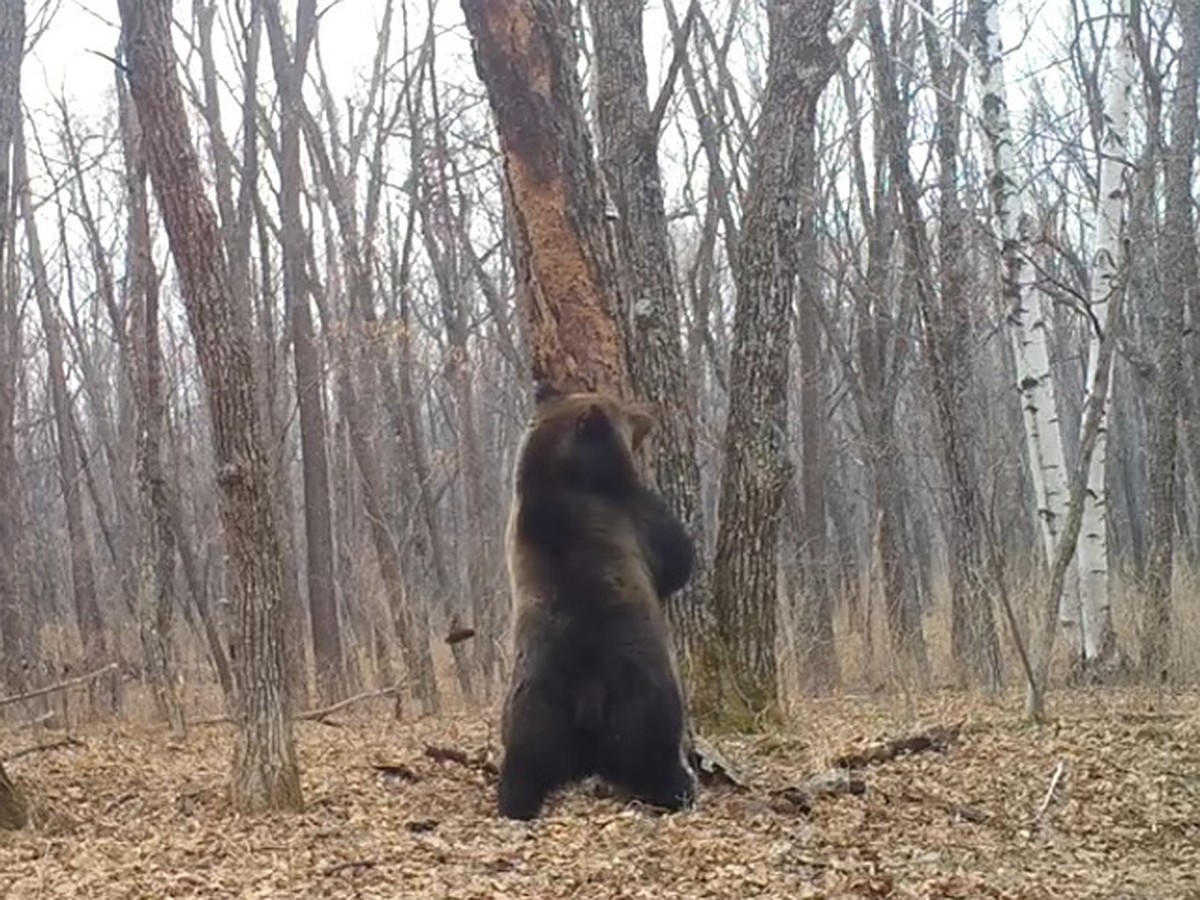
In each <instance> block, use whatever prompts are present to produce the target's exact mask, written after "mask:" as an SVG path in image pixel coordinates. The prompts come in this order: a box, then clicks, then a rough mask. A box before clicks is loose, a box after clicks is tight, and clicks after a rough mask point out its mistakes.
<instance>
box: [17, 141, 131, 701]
mask: <svg viewBox="0 0 1200 900" xmlns="http://www.w3.org/2000/svg"><path fill="white" fill-rule="evenodd" d="M27 171H28V167H27V166H26V161H25V142H24V137H23V134H22V128H21V126H20V124H18V126H17V129H16V134H15V138H14V141H13V175H14V178H15V180H16V182H17V190H18V191H19V193H20V205H21V215H22V218H23V219H24V226H25V237H26V241H27V243H28V246H29V261H30V267H31V269H32V272H33V293H34V296H35V298H36V300H37V305H38V311H39V313H40V314H41V318H42V330H43V331H44V332H45V335H46V356H47V361H48V363H49V370H50V371H49V376H50V377H49V381H50V397H51V405H52V407H53V414H54V422H55V432H56V436H57V449H58V466H59V477H60V479H61V484H62V492H63V503H64V505H65V506H66V513H67V535H68V540H69V542H70V554H69V558H70V563H71V593H72V599H73V600H74V608H75V619H76V623H77V625H78V627H79V639H80V641H81V642H82V644H83V658H84V664H85V665H86V666H87V667H88V669H89V670H94V669H98V668H100V666H102V665H104V664H105V663H107V662H109V660H108V658H107V657H108V641H107V638H106V635H105V626H104V618H103V616H102V615H101V613H100V604H99V601H98V600H97V598H96V577H95V572H94V570H93V568H92V548H91V543H90V542H89V541H88V536H87V532H86V531H85V530H84V522H83V495H82V487H83V479H82V478H81V477H80V469H81V467H80V460H79V448H78V446H77V445H76V442H75V431H74V427H73V426H72V414H71V409H70V402H71V401H70V395H69V393H68V390H67V374H66V363H65V361H64V355H63V338H62V327H61V324H60V322H59V320H58V316H57V314H56V313H55V311H54V309H53V308H52V301H51V297H50V285H49V283H48V281H47V276H46V263H45V257H44V256H43V254H42V244H41V239H40V238H39V236H38V229H37V221H36V219H35V218H34V208H33V198H32V195H31V192H30V187H29V181H28V176H27V174H26V173H27ZM117 683H118V682H117V680H116V679H115V678H110V679H106V680H105V684H106V685H107V687H108V689H109V697H108V705H109V707H110V709H111V710H112V711H115V706H116V701H117V696H116V690H115V688H116V685H117Z"/></svg>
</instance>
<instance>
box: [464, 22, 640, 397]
mask: <svg viewBox="0 0 1200 900" xmlns="http://www.w3.org/2000/svg"><path fill="white" fill-rule="evenodd" d="M462 8H463V13H464V14H465V16H466V21H467V28H468V30H469V31H470V33H471V37H472V39H473V40H472V48H473V51H474V57H475V68H476V70H477V71H478V73H479V77H480V78H481V79H482V81H483V83H484V85H485V86H486V88H487V94H488V100H489V102H490V104H491V108H492V113H493V115H494V118H495V122H496V128H497V131H498V132H499V135H500V147H501V150H502V151H503V154H504V174H505V180H506V182H507V186H508V189H509V192H510V196H511V198H512V211H513V222H514V225H515V236H514V239H515V242H516V245H517V253H516V262H517V273H518V280H519V283H520V290H519V298H520V301H521V303H522V305H523V311H524V317H525V319H526V322H527V324H528V327H529V339H530V340H529V343H530V348H531V351H532V357H533V366H532V368H533V378H534V379H535V380H546V381H549V382H551V383H553V384H555V385H558V386H560V387H561V388H567V389H571V388H580V387H583V388H592V389H596V388H600V389H604V390H607V391H610V392H612V393H616V394H618V395H625V394H627V393H628V386H629V380H628V375H627V372H626V364H625V355H624V351H623V346H622V338H621V332H620V329H619V327H618V323H617V318H616V303H615V297H616V289H617V286H616V285H615V284H614V283H613V275H612V273H613V271H614V270H613V265H612V255H611V252H610V250H609V247H608V244H607V242H606V239H605V220H604V215H605V212H604V211H605V204H604V199H603V196H602V193H601V191H600V188H599V184H600V182H599V179H598V178H597V172H596V166H595V163H594V162H593V158H592V143H591V139H590V137H589V136H588V131H587V123H586V122H585V120H584V117H583V103H582V92H581V89H580V84H579V75H578V72H577V68H576V59H577V51H576V48H575V45H574V44H573V43H572V42H571V41H570V40H569V39H568V36H569V35H570V34H571V33H572V31H571V15H572V10H571V4H570V3H569V2H567V0H462Z"/></svg>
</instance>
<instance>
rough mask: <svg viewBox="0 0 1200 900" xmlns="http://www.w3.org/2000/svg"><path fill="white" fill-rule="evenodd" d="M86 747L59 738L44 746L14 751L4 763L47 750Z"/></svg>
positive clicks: (68, 739)
mask: <svg viewBox="0 0 1200 900" xmlns="http://www.w3.org/2000/svg"><path fill="white" fill-rule="evenodd" d="M86 746H87V745H86V744H85V743H84V742H83V741H81V740H79V739H77V738H73V737H65V738H59V739H58V740H56V741H48V742H47V743H45V744H34V745H33V746H32V747H26V748H24V749H23V750H14V751H13V752H12V753H9V754H8V755H7V756H5V757H4V761H5V762H12V761H13V760H14V759H20V758H21V757H22V756H31V755H32V754H34V753H44V752H46V751H48V750H61V749H62V748H63V747H86Z"/></svg>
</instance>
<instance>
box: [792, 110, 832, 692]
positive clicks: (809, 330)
mask: <svg viewBox="0 0 1200 900" xmlns="http://www.w3.org/2000/svg"><path fill="white" fill-rule="evenodd" d="M801 139H802V140H803V141H804V148H803V152H804V155H805V161H806V162H805V171H806V172H807V173H808V180H807V181H806V182H805V184H804V185H803V187H802V189H803V192H804V193H803V194H802V197H803V198H804V200H803V201H802V209H801V211H800V215H801V217H802V218H801V226H800V246H799V254H800V257H799V259H800V271H799V287H800V289H799V292H798V297H797V301H796V306H797V311H796V331H797V332H798V334H797V336H796V337H797V343H798V345H799V351H800V449H801V457H800V494H801V497H802V500H803V507H802V510H801V521H800V535H799V538H800V558H801V561H802V565H803V573H802V574H803V579H802V583H801V590H802V591H803V596H802V597H801V600H800V616H801V618H800V633H801V641H802V643H801V646H800V652H801V656H802V657H803V659H804V665H803V675H804V681H805V687H806V689H807V691H808V692H809V693H810V694H817V695H819V694H826V693H828V692H829V691H831V690H832V689H833V688H834V686H835V685H836V684H837V683H838V681H839V679H840V677H841V673H840V669H839V665H838V653H837V646H836V644H835V643H834V634H833V592H832V587H833V585H832V580H831V578H830V571H831V566H830V562H829V546H828V540H827V527H826V502H825V480H826V478H827V477H828V474H829V473H828V471H827V469H826V460H825V457H826V443H827V434H826V432H827V429H828V425H827V422H826V416H825V392H826V390H827V388H826V384H827V382H826V379H825V362H826V361H825V358H824V355H823V354H822V352H821V332H820V327H821V323H820V308H821V304H822V303H823V302H824V301H823V300H822V296H821V293H822V292H821V285H820V280H819V279H820V276H819V274H818V273H819V271H820V251H821V247H820V242H819V241H818V239H817V231H816V220H817V215H816V210H817V185H816V176H817V165H816V134H815V131H814V132H810V133H807V134H804V135H801Z"/></svg>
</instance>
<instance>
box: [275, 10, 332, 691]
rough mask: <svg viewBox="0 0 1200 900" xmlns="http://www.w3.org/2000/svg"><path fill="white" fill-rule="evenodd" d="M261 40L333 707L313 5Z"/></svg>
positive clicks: (310, 558)
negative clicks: (270, 75) (309, 150)
mask: <svg viewBox="0 0 1200 900" xmlns="http://www.w3.org/2000/svg"><path fill="white" fill-rule="evenodd" d="M266 22H267V36H268V38H269V40H270V44H271V59H272V61H273V63H274V66H275V83H276V84H277V85H278V87H279V97H280V107H281V115H282V124H281V127H280V137H279V144H280V171H281V173H282V174H281V189H280V199H279V205H280V227H281V229H282V232H283V293H284V298H285V303H286V305H287V308H288V309H289V310H290V311H291V321H292V358H293V361H294V363H295V366H296V398H297V407H298V409H299V413H300V416H299V418H300V455H301V461H302V472H303V476H304V537H305V561H306V572H307V575H308V582H307V584H308V613H309V621H310V623H311V626H312V642H313V659H314V662H315V668H316V673H315V674H316V685H317V695H318V696H319V697H320V698H321V700H322V702H324V703H332V702H334V701H336V700H338V699H340V698H341V697H342V695H343V694H344V692H345V668H344V666H345V661H344V657H343V652H342V626H341V622H340V621H339V616H338V607H337V598H336V595H335V593H334V573H333V510H332V507H331V505H330V499H329V460H328V452H327V449H326V440H325V425H326V417H325V383H324V382H325V380H324V376H323V373H322V367H321V358H320V353H319V350H318V347H317V340H316V336H315V335H314V333H313V321H312V310H311V307H310V302H309V291H308V288H307V284H306V282H305V278H304V274H303V273H304V254H305V250H304V246H305V243H304V233H303V228H304V225H303V223H302V222H301V220H300V191H301V188H302V181H303V173H302V171H301V169H300V137H301V135H300V125H301V106H302V104H303V102H304V101H303V96H302V94H301V89H302V87H303V79H304V71H305V68H306V65H307V60H308V50H309V47H310V46H311V44H312V40H313V36H314V33H315V31H316V3H315V0H300V3H299V4H298V6H297V11H296V40H295V44H294V46H293V47H290V48H289V47H288V40H287V36H286V35H285V34H284V28H283V19H282V15H281V13H280V10H279V3H278V0H272V2H268V3H267V4H266Z"/></svg>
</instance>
